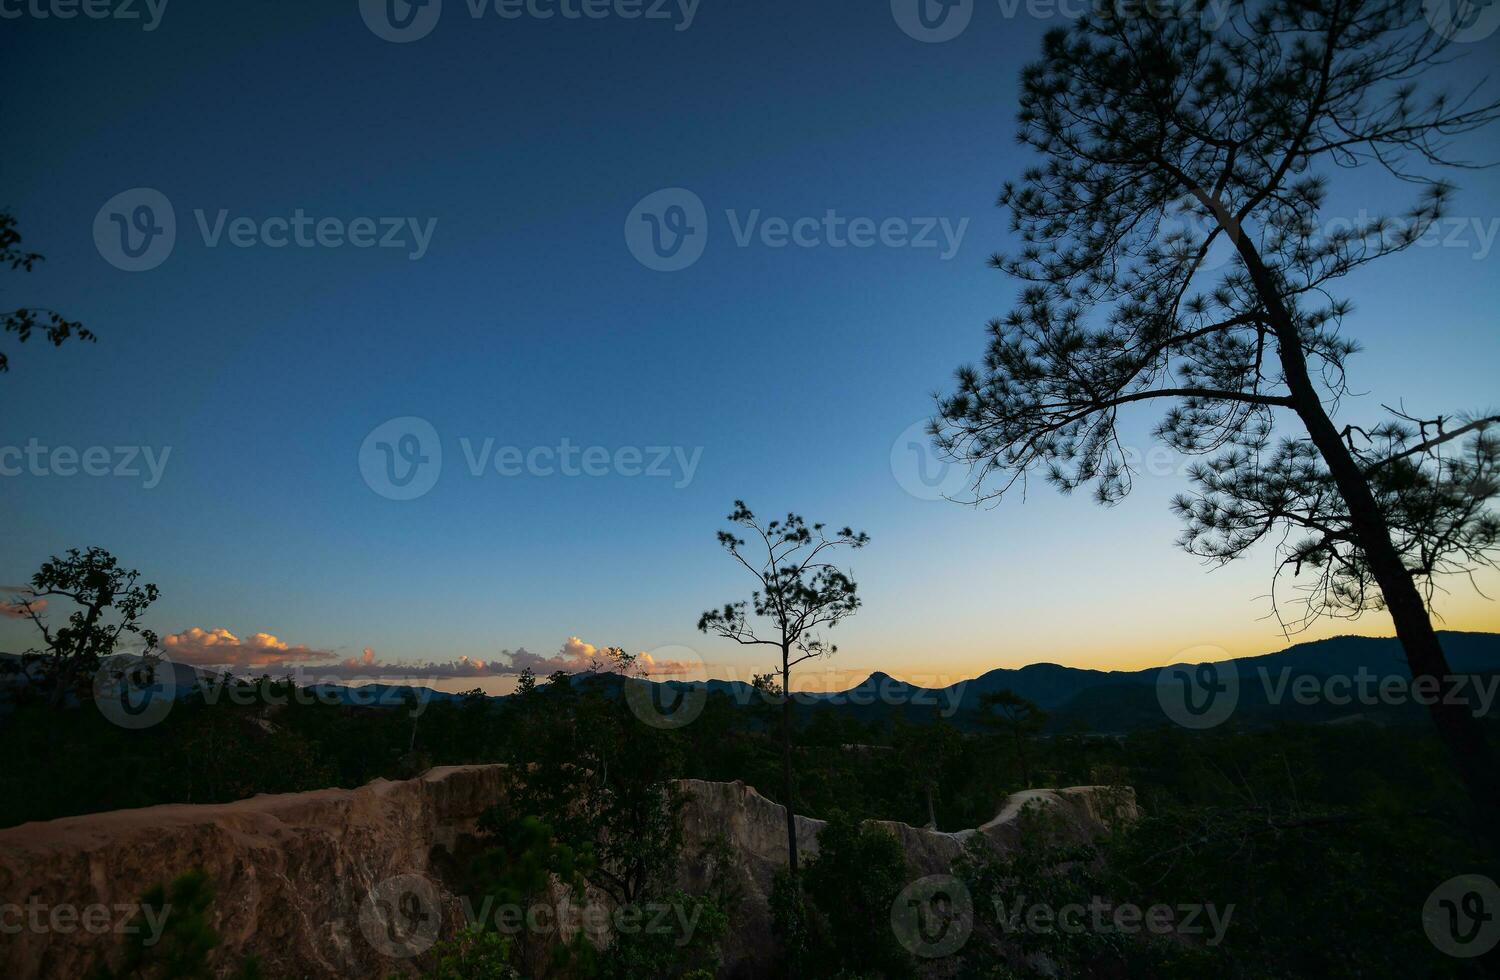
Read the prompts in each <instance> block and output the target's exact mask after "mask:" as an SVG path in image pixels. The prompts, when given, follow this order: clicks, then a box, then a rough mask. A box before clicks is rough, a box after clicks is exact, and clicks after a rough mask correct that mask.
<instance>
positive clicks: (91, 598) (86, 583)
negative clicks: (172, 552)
mask: <svg viewBox="0 0 1500 980" xmlns="http://www.w3.org/2000/svg"><path fill="white" fill-rule="evenodd" d="M140 574H141V573H140V572H138V571H136V570H135V569H129V570H126V569H124V568H122V567H120V563H119V561H118V560H116V558H115V556H114V555H112V554H110V553H109V552H108V551H105V550H104V549H103V548H90V549H88V550H87V551H82V552H80V551H79V550H78V549H77V548H70V549H69V550H68V553H67V555H66V556H65V557H62V558H59V557H57V556H55V555H54V556H53V557H52V558H50V559H49V560H47V561H46V562H44V563H43V564H42V567H41V568H40V569H38V570H37V572H36V574H35V575H33V576H31V585H30V586H29V587H28V588H26V589H24V590H22V591H21V593H20V594H19V595H18V597H17V598H18V601H17V603H16V606H17V608H18V609H19V610H20V612H21V613H22V614H23V615H25V616H26V617H27V618H28V619H30V620H31V621H32V623H34V624H35V625H36V628H37V629H38V630H39V631H41V634H42V641H43V643H44V649H42V650H35V649H33V650H28V651H27V652H26V653H25V654H23V655H22V657H21V660H22V665H23V667H25V668H28V669H29V668H30V667H31V666H33V665H40V666H41V667H42V669H43V670H44V671H45V673H46V676H47V679H48V681H49V682H50V685H51V694H50V703H51V704H52V706H53V707H61V706H62V705H64V704H65V703H66V699H67V695H68V694H69V693H73V692H75V691H77V690H78V689H79V688H80V687H81V685H82V684H83V683H84V682H85V681H86V680H87V681H90V682H91V681H92V679H93V676H94V673H95V672H96V671H97V670H98V669H99V667H100V665H101V664H102V663H103V661H104V660H105V659H106V658H108V657H109V656H110V655H111V654H113V653H114V652H115V648H116V647H117V646H118V645H119V642H120V638H121V636H123V635H124V634H126V633H129V634H133V635H135V636H137V637H139V638H140V639H141V640H142V641H143V643H144V651H143V653H145V654H150V653H151V651H152V650H154V649H155V648H156V634H155V633H153V632H152V631H151V630H148V629H144V628H142V626H141V625H140V622H139V620H140V617H141V614H142V613H144V612H145V611H146V607H148V606H150V605H151V603H153V602H155V601H156V598H157V595H158V593H157V589H156V586H154V585H151V584H149V583H148V584H145V585H137V584H136V580H137V579H139V578H140ZM54 599H66V600H69V601H70V602H71V603H73V605H74V606H75V608H74V609H73V611H72V612H70V613H69V614H68V619H67V622H66V623H65V624H64V625H62V626H59V627H57V628H55V629H54V628H53V627H52V626H51V625H49V623H48V621H47V616H46V613H45V610H46V609H47V606H48V604H49V603H50V602H51V601H52V600H54Z"/></svg>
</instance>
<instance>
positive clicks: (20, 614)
mask: <svg viewBox="0 0 1500 980" xmlns="http://www.w3.org/2000/svg"><path fill="white" fill-rule="evenodd" d="M0 592H8V593H10V594H11V595H14V596H17V597H24V596H26V595H28V594H29V593H30V592H31V589H30V588H29V587H28V586H25V585H0ZM31 608H32V609H33V610H35V611H36V612H42V611H43V610H45V609H46V608H47V600H46V599H32V600H31ZM27 618H28V616H27V614H26V607H25V606H23V605H21V603H19V602H6V601H4V600H0V619H27Z"/></svg>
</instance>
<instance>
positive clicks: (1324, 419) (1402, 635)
mask: <svg viewBox="0 0 1500 980" xmlns="http://www.w3.org/2000/svg"><path fill="white" fill-rule="evenodd" d="M1237 237H1238V247H1239V252H1240V254H1241V255H1242V256H1243V257H1244V259H1245V264H1246V266H1247V268H1248V270H1249V273H1250V278H1251V281H1252V282H1253V283H1254V284H1255V287H1256V291H1257V293H1258V294H1259V296H1260V299H1261V301H1262V302H1263V303H1264V304H1265V307H1266V311H1267V313H1268V314H1269V318H1270V321H1271V326H1272V329H1273V330H1274V332H1275V334H1276V342H1277V347H1278V348H1279V352H1280V359H1281V369H1282V373H1283V374H1284V375H1285V376H1286V384H1287V388H1288V389H1289V390H1290V392H1291V396H1292V400H1293V402H1294V406H1293V408H1294V410H1295V411H1296V413H1297V415H1298V416H1299V417H1300V418H1301V419H1302V423H1303V425H1305V426H1306V427H1307V434H1308V436H1309V437H1311V439H1312V442H1313V445H1314V446H1315V447H1317V450H1318V452H1319V454H1321V455H1322V457H1323V462H1324V463H1325V464H1326V465H1327V466H1328V472H1329V473H1330V475H1332V477H1333V480H1334V484H1335V485H1336V486H1337V487H1338V490H1339V493H1340V495H1342V496H1343V498H1344V503H1345V504H1346V505H1347V506H1348V508H1349V524H1350V526H1351V528H1352V529H1353V531H1354V533H1355V535H1356V538H1357V540H1358V543H1359V547H1360V550H1361V551H1362V552H1363V553H1364V556H1365V560H1366V561H1367V562H1368V563H1369V566H1370V573H1371V575H1373V576H1374V578H1375V582H1376V584H1378V585H1379V586H1380V592H1381V595H1382V597H1383V598H1384V600H1385V605H1386V609H1387V611H1388V612H1389V613H1390V615H1391V622H1392V623H1394V624H1395V627H1396V635H1397V637H1398V638H1399V639H1400V640H1401V646H1402V648H1403V649H1404V650H1405V651H1406V663H1407V665H1408V667H1410V669H1411V675H1412V681H1413V683H1414V684H1416V683H1421V682H1427V683H1430V684H1435V686H1434V687H1433V688H1431V689H1432V690H1435V691H1438V692H1446V691H1447V690H1448V684H1449V680H1450V678H1451V677H1452V671H1451V669H1450V668H1449V666H1448V658H1447V657H1446V656H1445V655H1444V653H1443V648H1442V645H1441V644H1440V643H1439V642H1438V636H1437V631H1436V630H1435V629H1434V628H1433V626H1432V617H1431V616H1430V615H1428V612H1427V604H1426V602H1425V601H1424V600H1423V598H1422V593H1421V592H1420V591H1419V590H1418V589H1417V585H1416V583H1415V582H1414V581H1413V580H1412V576H1411V573H1410V572H1409V571H1407V569H1406V566H1405V564H1404V563H1403V562H1402V560H1401V555H1400V553H1399V552H1397V551H1396V546H1395V545H1394V544H1393V543H1392V542H1391V531H1390V525H1389V524H1387V523H1386V520H1385V515H1384V514H1383V513H1381V510H1380V505H1379V503H1377V502H1376V500H1375V494H1374V493H1373V492H1372V491H1371V489H1370V484H1369V480H1368V479H1367V478H1366V476H1365V473H1364V471H1363V470H1362V469H1361V468H1360V466H1359V463H1358V462H1357V461H1356V460H1355V458H1354V454H1353V453H1352V452H1350V450H1349V447H1348V446H1346V445H1345V444H1344V440H1343V437H1342V436H1340V435H1339V431H1338V429H1337V427H1335V426H1334V424H1333V420H1332V419H1330V418H1329V417H1328V412H1327V411H1326V410H1325V409H1324V408H1323V401H1322V398H1321V397H1319V394H1318V391H1317V388H1316V387H1315V386H1314V385H1313V381H1312V378H1311V376H1310V375H1309V373H1308V369H1307V357H1306V355H1305V354H1304V352H1303V349H1302V338H1301V336H1300V335H1299V334H1298V332H1297V328H1296V325H1295V324H1294V323H1293V321H1292V317H1291V314H1290V312H1289V311H1288V310H1287V309H1286V306H1285V305H1284V304H1283V303H1282V301H1281V296H1280V294H1279V293H1277V291H1276V286H1275V282H1274V281H1273V279H1272V276H1271V273H1270V270H1268V269H1267V268H1266V267H1265V264H1264V263H1262V262H1261V260H1260V255H1259V253H1258V252H1257V251H1256V249H1255V247H1254V245H1253V244H1252V243H1251V242H1249V241H1248V239H1247V238H1246V237H1245V236H1243V235H1241V236H1237ZM1428 678H1432V679H1433V680H1432V681H1427V679H1428ZM1432 701H1433V703H1431V704H1429V705H1428V708H1427V710H1428V714H1429V716H1430V717H1431V718H1432V722H1433V724H1434V725H1435V726H1436V727H1437V730H1438V736H1439V737H1440V738H1441V739H1442V741H1443V743H1444V745H1445V746H1446V747H1447V749H1448V753H1449V755H1451V756H1452V757H1453V761H1454V764H1455V765H1456V766H1457V768H1458V772H1459V776H1460V778H1461V779H1462V780H1463V782H1464V786H1465V788H1466V789H1467V790H1468V794H1469V798H1470V801H1471V803H1472V804H1473V807H1474V811H1475V813H1474V815H1475V817H1476V818H1477V819H1476V826H1477V828H1478V829H1479V832H1480V833H1481V834H1482V835H1483V836H1484V837H1485V839H1486V840H1487V841H1488V843H1489V845H1490V847H1491V848H1492V849H1494V850H1495V851H1496V852H1497V853H1500V774H1497V772H1496V769H1495V765H1494V761H1493V759H1492V757H1491V751H1490V746H1489V744H1488V742H1487V741H1486V739H1485V734H1484V731H1483V729H1482V728H1481V727H1480V725H1479V722H1478V721H1477V720H1476V719H1475V718H1474V716H1473V714H1472V712H1471V711H1470V709H1469V708H1468V707H1467V706H1465V705H1462V704H1448V703H1446V701H1447V698H1446V697H1444V696H1442V694H1441V693H1439V695H1438V696H1437V697H1434V698H1433V699H1432Z"/></svg>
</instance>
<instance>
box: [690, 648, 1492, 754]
mask: <svg viewBox="0 0 1500 980" xmlns="http://www.w3.org/2000/svg"><path fill="white" fill-rule="evenodd" d="M1439 636H1440V637H1441V639H1442V644H1443V650H1444V651H1445V652H1446V654H1447V656H1448V662H1449V666H1450V667H1451V668H1452V669H1453V671H1454V672H1455V673H1457V674H1470V675H1479V676H1480V677H1484V676H1486V675H1490V674H1494V673H1496V672H1500V633H1461V632H1454V631H1441V632H1440V633H1439ZM1172 666H1173V665H1164V666H1162V667H1149V668H1146V669H1144V670H1135V671H1119V670H1111V671H1103V670H1088V669H1084V668H1079V667H1064V666H1061V665H1059V664H1052V663H1036V664H1029V665H1027V666H1025V667H1020V668H1004V667H1002V668H997V669H995V670H991V671H988V672H986V673H984V674H981V675H980V676H978V677H975V678H973V679H972V680H967V681H961V682H959V683H957V684H952V685H949V686H947V687H944V688H936V689H934V688H923V687H917V686H915V685H912V684H908V683H906V682H905V681H901V680H898V679H896V678H894V677H891V676H890V675H889V674H886V673H883V672H880V671H877V672H875V673H873V674H871V675H870V676H869V677H867V678H866V679H865V680H864V681H862V682H860V683H859V684H857V685H855V686H854V687H852V688H850V689H848V690H846V691H839V692H832V693H820V694H803V695H797V696H796V698H795V700H797V701H798V703H799V704H800V705H801V708H802V710H803V711H804V712H805V713H807V714H809V715H811V714H814V713H816V712H818V711H823V710H827V711H835V712H838V713H840V714H842V715H845V716H847V717H851V718H856V719H859V720H861V721H879V720H881V719H883V718H889V717H891V716H893V715H899V716H901V717H903V718H904V719H905V720H907V721H910V722H913V723H920V722H921V721H923V720H930V719H931V718H932V716H933V715H934V714H935V713H936V714H940V715H942V716H944V717H947V718H949V719H951V720H952V721H953V723H954V724H955V725H958V726H959V727H961V728H972V727H975V726H976V725H977V723H978V719H979V714H980V701H981V699H982V698H983V697H984V695H986V694H989V693H992V692H997V691H1002V690H1010V691H1014V692H1015V693H1016V694H1018V695H1020V696H1021V697H1023V698H1025V699H1026V700H1028V701H1031V702H1032V703H1034V704H1035V705H1037V706H1038V707H1039V708H1041V709H1042V710H1043V711H1045V712H1046V713H1047V714H1048V715H1049V722H1048V728H1049V730H1052V731H1092V732H1106V733H1117V732H1125V731H1131V730H1136V729H1141V728H1150V727H1156V726H1160V725H1163V724H1168V723H1170V719H1169V718H1168V716H1167V715H1166V714H1165V713H1164V711H1163V708H1162V703H1161V700H1160V698H1159V697H1158V693H1157V688H1158V681H1159V679H1160V677H1161V673H1162V671H1164V670H1168V669H1170V668H1171V667H1172ZM1216 671H1217V672H1218V673H1219V674H1226V675H1227V674H1233V675H1235V677H1236V678H1237V680H1238V690H1237V694H1236V697H1237V703H1236V707H1235V710H1234V712H1233V720H1234V722H1235V723H1236V724H1239V725H1259V724H1269V723H1273V722H1276V721H1290V720H1297V721H1304V722H1331V721H1341V720H1352V719H1354V718H1357V717H1363V718H1366V719H1367V720H1370V721H1375V722H1377V723H1401V722H1406V721H1419V720H1424V719H1425V718H1426V709H1425V708H1424V707H1423V706H1422V705H1420V704H1416V703H1413V702H1412V701H1411V699H1410V698H1403V697H1402V693H1403V692H1405V691H1406V690H1407V688H1406V686H1405V685H1404V683H1402V682H1405V681H1409V680H1410V679H1411V672H1410V670H1409V669H1408V668H1407V666H1406V658H1405V654H1404V653H1403V651H1402V649H1401V644H1400V642H1399V641H1397V640H1396V639H1395V638H1393V637H1367V636H1338V637H1332V638H1329V639H1326V640H1316V641H1313V642H1310V643H1299V644H1297V645H1295V646H1292V647H1289V648H1287V649H1286V650H1282V651H1280V652H1279V653H1268V654H1263V655H1260V656H1255V657H1240V658H1236V659H1233V660H1228V661H1223V662H1221V663H1219V664H1218V665H1217V667H1216ZM1330 679H1336V680H1335V681H1334V683H1333V684H1332V685H1331V686H1330V685H1329V684H1328V682H1329V680H1330ZM1387 679H1389V681H1387ZM1383 681H1387V683H1388V690H1395V691H1397V692H1398V693H1397V695H1396V696H1395V697H1393V698H1380V697H1378V696H1376V697H1373V698H1361V697H1359V696H1357V694H1356V692H1357V691H1358V690H1359V688H1356V687H1353V686H1352V683H1351V682H1357V683H1361V684H1362V685H1363V688H1362V689H1363V691H1365V692H1367V693H1370V694H1374V695H1378V694H1379V691H1380V685H1381V683H1382V682H1383ZM661 683H662V684H663V685H664V686H667V687H682V686H684V682H680V681H665V682H661ZM708 688H709V690H710V691H722V692H723V693H726V694H728V695H730V697H732V698H734V699H735V700H736V701H738V702H740V703H749V701H750V694H749V685H747V684H743V683H740V682H736V681H709V682H708ZM1495 688H1500V679H1497V680H1496V681H1495V685H1494V687H1490V688H1488V689H1489V690H1490V691H1491V693H1493V690H1494V689H1495ZM1299 689H1300V690H1302V691H1312V692H1313V693H1312V695H1311V696H1310V697H1298V696H1296V695H1295V694H1294V692H1296V691H1298V690H1299ZM1346 689H1347V690H1348V691H1349V692H1350V696H1349V697H1348V698H1347V699H1345V698H1344V694H1345V692H1346ZM1469 689H1470V690H1471V691H1475V692H1477V691H1478V690H1479V689H1478V688H1474V687H1472V686H1471V687H1470V688H1469ZM1324 692H1329V693H1331V694H1332V695H1333V697H1327V696H1325V694H1324ZM1341 702H1344V703H1341ZM1496 709H1497V712H1500V704H1496Z"/></svg>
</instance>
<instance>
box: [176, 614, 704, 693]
mask: <svg viewBox="0 0 1500 980" xmlns="http://www.w3.org/2000/svg"><path fill="white" fill-rule="evenodd" d="M162 651H163V652H164V653H165V654H166V656H167V658H168V659H169V660H172V661H174V662H176V663H181V664H187V665H190V666H194V667H216V668H222V667H227V668H231V669H238V670H272V671H275V670H277V669H279V668H285V669H288V670H294V672H295V673H297V674H300V675H302V676H304V677H309V678H313V677H315V678H316V679H317V680H320V681H336V680H356V679H362V680H372V679H376V678H401V679H405V680H424V679H425V680H434V681H435V680H449V679H454V678H469V677H472V678H482V677H503V676H510V675H515V674H519V673H521V672H522V671H523V670H526V669H528V668H530V670H531V672H532V673H533V674H536V675H537V676H538V677H542V678H545V677H547V676H549V675H551V674H553V673H556V672H557V671H562V672H564V673H568V674H581V673H587V672H589V671H605V670H611V669H613V668H614V663H613V661H612V660H611V659H610V658H609V656H608V653H607V650H606V648H603V647H598V646H595V645H594V644H592V643H586V642H584V641H583V640H582V639H580V638H579V637H576V636H570V637H568V638H567V639H566V640H564V641H563V644H562V646H560V647H559V648H558V650H557V652H556V653H554V654H551V655H548V656H543V655H541V654H536V653H532V652H531V651H529V650H527V649H526V648H525V647H521V648H519V649H517V650H514V651H511V650H503V651H501V653H500V655H499V656H498V657H497V658H495V659H492V660H479V659H476V658H471V657H459V658H458V659H456V660H428V661H425V662H424V661H405V660H389V661H383V660H381V659H380V657H379V656H378V655H377V654H376V652H375V650H374V649H373V648H371V647H365V648H364V649H363V650H362V651H361V652H360V654H359V655H358V656H355V657H346V658H345V659H343V660H338V661H335V658H336V657H337V654H336V653H334V652H332V651H328V650H315V649H313V648H311V647H307V646H292V645H291V644H288V643H285V642H283V641H281V640H279V639H277V638H276V637H274V636H272V635H271V634H269V633H256V634H254V635H253V636H250V637H249V638H247V639H243V640H242V639H240V638H239V637H237V636H235V635H234V634H233V633H231V632H229V630H227V629H222V628H220V629H212V630H203V629H198V628H197V627H194V628H192V629H187V630H183V631H182V632H181V633H174V634H173V635H171V636H168V637H165V638H163V640H162ZM635 665H636V671H637V672H638V673H644V674H647V675H650V676H672V675H686V674H688V673H690V672H691V671H693V669H694V668H695V666H696V667H697V668H698V669H699V670H700V671H701V665H694V664H687V663H682V662H680V661H676V660H657V659H655V658H653V657H652V656H651V654H649V653H640V654H637V656H636V664H635Z"/></svg>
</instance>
